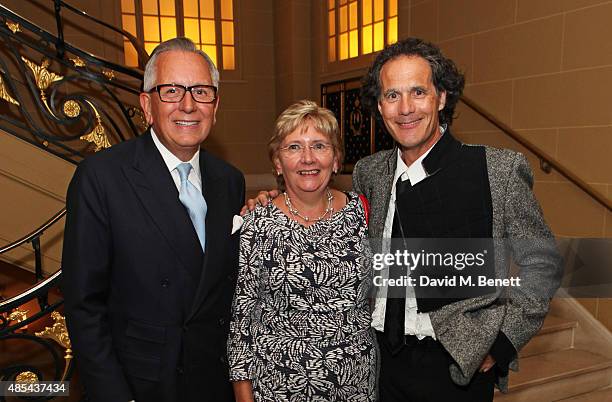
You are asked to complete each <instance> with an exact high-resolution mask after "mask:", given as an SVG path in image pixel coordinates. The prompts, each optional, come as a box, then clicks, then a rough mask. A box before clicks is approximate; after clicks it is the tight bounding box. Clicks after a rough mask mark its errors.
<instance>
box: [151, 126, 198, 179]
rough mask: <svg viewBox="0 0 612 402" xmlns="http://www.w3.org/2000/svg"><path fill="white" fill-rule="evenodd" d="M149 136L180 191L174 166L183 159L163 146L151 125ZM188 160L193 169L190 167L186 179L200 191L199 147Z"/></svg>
mask: <svg viewBox="0 0 612 402" xmlns="http://www.w3.org/2000/svg"><path fill="white" fill-rule="evenodd" d="M151 137H152V138H153V142H154V143H155V146H156V147H157V149H158V150H159V153H160V154H161V156H162V158H163V159H164V162H165V163H166V166H167V167H168V170H169V171H170V174H171V175H172V180H174V184H175V185H176V189H177V190H179V191H180V190H181V176H180V175H179V172H178V170H176V167H177V166H178V165H180V164H181V163H183V161H182V160H180V159H179V158H177V157H176V156H175V155H174V154H173V153H172V152H170V150H168V148H166V147H165V146H164V144H162V143H161V141H160V140H159V138H157V134H155V131H153V128H152V127H151ZM188 162H189V163H191V166H193V169H191V171H190V172H189V176H187V180H189V181H190V182H191V184H193V185H194V186H196V188H197V189H198V190H200V191H202V176H201V173H200V149H199V148H198V150H197V151H196V153H195V155H193V158H191V160H189V161H188Z"/></svg>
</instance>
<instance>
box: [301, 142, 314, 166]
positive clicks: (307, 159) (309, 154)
mask: <svg viewBox="0 0 612 402" xmlns="http://www.w3.org/2000/svg"><path fill="white" fill-rule="evenodd" d="M313 160H314V154H313V150H312V148H310V147H309V146H308V145H307V146H305V147H304V149H303V150H302V162H303V163H312V162H313Z"/></svg>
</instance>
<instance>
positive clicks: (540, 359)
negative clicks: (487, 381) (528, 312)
mask: <svg viewBox="0 0 612 402" xmlns="http://www.w3.org/2000/svg"><path fill="white" fill-rule="evenodd" d="M520 355H521V358H520V360H519V366H520V371H519V372H511V373H510V389H509V391H510V392H509V393H508V394H505V395H504V394H501V393H500V392H498V391H496V394H495V399H494V400H495V402H527V401H529V402H532V401H533V402H549V401H563V402H570V401H571V402H595V401H597V402H604V401H612V335H611V334H610V333H609V331H607V330H606V329H605V328H604V327H603V326H602V325H601V324H599V323H598V322H596V321H595V320H594V319H593V318H592V316H591V315H590V314H588V312H587V311H586V310H585V309H584V308H583V307H582V306H581V305H580V304H579V303H578V302H577V301H576V300H575V299H562V298H559V299H555V300H553V303H552V305H551V311H550V313H549V315H548V317H547V318H546V320H545V321H544V325H543V327H542V329H541V330H540V332H539V333H538V334H537V335H536V336H535V337H534V338H533V339H532V340H531V342H529V344H527V345H526V346H525V348H524V349H523V350H522V351H521V353H520Z"/></svg>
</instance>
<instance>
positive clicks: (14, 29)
mask: <svg viewBox="0 0 612 402" xmlns="http://www.w3.org/2000/svg"><path fill="white" fill-rule="evenodd" d="M6 26H7V27H8V29H10V30H11V32H12V33H13V34H16V33H17V32H21V27H20V26H19V24H18V23H16V22H13V21H6Z"/></svg>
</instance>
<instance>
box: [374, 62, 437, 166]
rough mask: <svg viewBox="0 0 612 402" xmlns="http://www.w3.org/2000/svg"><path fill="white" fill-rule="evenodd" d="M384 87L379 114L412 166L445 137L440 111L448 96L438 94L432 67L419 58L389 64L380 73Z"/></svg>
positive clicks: (405, 158)
mask: <svg viewBox="0 0 612 402" xmlns="http://www.w3.org/2000/svg"><path fill="white" fill-rule="evenodd" d="M380 83H381V95H380V99H379V101H378V110H379V111H380V114H381V116H382V118H383V121H384V122H385V126H386V127H387V130H388V131H389V133H390V134H391V136H392V137H393V139H394V140H395V141H396V142H397V143H399V146H400V149H401V151H402V159H403V160H404V162H406V164H408V165H410V164H411V163H412V162H414V161H415V160H416V159H418V158H419V157H420V156H421V155H423V154H424V153H425V152H426V151H427V150H428V149H429V148H431V147H432V146H433V145H434V144H435V143H436V141H437V140H438V139H439V138H440V136H441V134H440V131H439V120H438V111H440V110H442V109H444V104H445V101H446V92H441V93H438V92H437V91H436V88H435V87H434V84H433V80H432V74H431V67H430V66H429V63H428V62H427V61H426V60H425V59H424V58H422V57H418V56H399V57H396V58H394V59H392V60H389V61H388V62H387V63H385V64H384V65H383V67H382V69H381V71H380Z"/></svg>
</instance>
